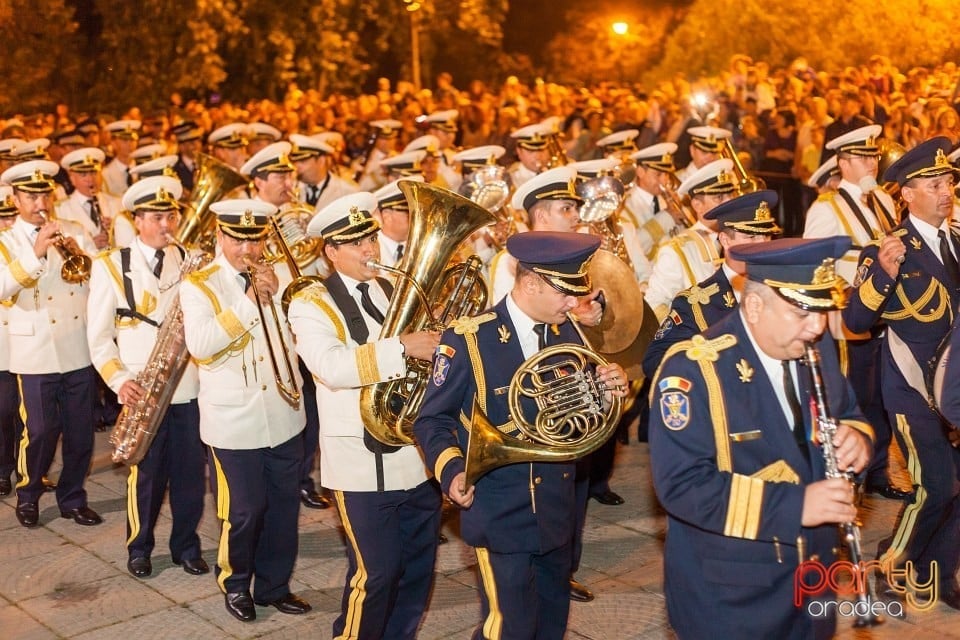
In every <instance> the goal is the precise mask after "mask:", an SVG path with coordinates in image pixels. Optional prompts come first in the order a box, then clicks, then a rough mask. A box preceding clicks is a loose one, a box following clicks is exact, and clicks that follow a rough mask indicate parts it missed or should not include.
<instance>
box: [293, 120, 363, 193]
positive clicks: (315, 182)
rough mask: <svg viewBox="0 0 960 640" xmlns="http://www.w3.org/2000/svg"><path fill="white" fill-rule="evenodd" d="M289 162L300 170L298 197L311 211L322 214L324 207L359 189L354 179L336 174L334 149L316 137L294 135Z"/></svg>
mask: <svg viewBox="0 0 960 640" xmlns="http://www.w3.org/2000/svg"><path fill="white" fill-rule="evenodd" d="M290 142H291V144H292V145H293V148H292V149H291V150H290V161H291V162H293V166H294V167H296V168H297V179H298V180H299V182H298V184H297V186H298V195H299V200H300V202H303V203H304V204H306V205H308V206H309V207H310V209H311V211H319V210H320V209H323V208H324V207H325V206H327V205H328V204H330V203H331V202H333V201H334V200H336V199H337V198H340V197H341V196H345V195H348V194H351V193H356V192H357V191H359V190H360V187H358V186H357V184H356V183H355V182H353V181H352V180H347V179H346V178H342V177H340V176H339V175H337V173H336V171H334V164H333V155H334V153H336V151H335V150H334V148H333V147H331V146H330V145H328V144H327V143H325V142H321V141H320V140H318V139H317V138H315V137H313V136H302V135H299V134H296V133H294V134H291V135H290Z"/></svg>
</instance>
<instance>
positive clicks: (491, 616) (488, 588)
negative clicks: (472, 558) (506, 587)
mask: <svg viewBox="0 0 960 640" xmlns="http://www.w3.org/2000/svg"><path fill="white" fill-rule="evenodd" d="M474 551H476V552H477V564H478V565H479V566H480V580H481V582H483V592H484V593H485V594H487V603H488V604H489V605H490V612H489V613H487V617H486V619H485V620H484V621H483V637H484V638H486V639H487V640H500V634H501V633H502V632H503V614H502V613H500V601H499V600H498V599H497V580H496V577H495V576H494V575H493V566H492V565H491V564H490V552H489V551H487V549H485V548H484V547H477V548H476V549H474Z"/></svg>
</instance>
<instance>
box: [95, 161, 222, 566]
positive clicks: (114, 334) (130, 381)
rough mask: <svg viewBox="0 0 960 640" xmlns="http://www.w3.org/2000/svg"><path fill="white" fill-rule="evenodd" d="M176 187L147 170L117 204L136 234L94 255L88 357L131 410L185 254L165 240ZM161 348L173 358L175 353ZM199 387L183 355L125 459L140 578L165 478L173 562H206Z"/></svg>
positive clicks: (130, 530)
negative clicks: (144, 441)
mask: <svg viewBox="0 0 960 640" xmlns="http://www.w3.org/2000/svg"><path fill="white" fill-rule="evenodd" d="M182 191H183V188H182V186H181V185H180V181H179V180H177V179H176V178H172V177H169V176H157V177H152V178H145V179H143V180H140V181H139V182H137V183H136V184H134V185H133V186H132V187H130V188H129V189H127V191H126V193H125V194H124V196H123V207H124V209H126V210H127V211H130V212H131V213H132V215H133V223H134V225H135V226H136V228H137V232H138V235H137V238H136V239H135V240H134V241H133V243H132V244H131V246H130V247H129V248H126V249H114V250H111V251H106V252H103V253H101V254H100V255H99V256H97V259H96V260H95V261H94V263H93V269H92V271H91V275H90V298H89V301H88V304H87V340H88V342H89V345H90V357H91V358H92V360H93V365H94V366H95V367H96V368H97V371H98V372H99V373H100V377H102V378H103V380H104V382H105V383H106V384H107V385H108V386H109V387H110V389H112V390H113V391H114V392H115V393H116V394H117V398H118V399H119V401H120V402H121V404H123V405H125V406H127V407H128V409H127V410H128V411H130V410H133V409H131V408H136V407H137V406H138V405H139V404H140V403H143V402H144V401H146V400H148V399H147V398H145V397H144V396H145V394H146V391H145V389H144V387H143V386H141V381H140V380H138V378H137V375H138V374H139V373H140V372H141V371H142V370H143V369H144V368H145V367H147V366H157V364H159V363H151V362H150V356H151V349H152V348H153V345H154V343H155V342H156V341H157V337H158V333H159V326H160V324H161V323H163V322H164V319H165V318H166V317H167V313H168V310H169V308H170V307H171V306H172V305H173V303H174V301H175V300H176V299H177V296H178V292H179V288H178V285H179V283H180V278H181V275H180V270H181V265H182V263H183V262H184V259H185V258H186V255H185V253H184V252H183V251H182V250H181V249H180V248H179V247H177V246H176V245H174V244H172V243H171V237H172V234H174V233H175V232H176V229H177V223H178V222H179V219H180V204H179V202H178V200H179V199H180V196H181V194H182ZM167 356H168V358H170V359H172V358H174V357H176V354H167ZM197 391H198V382H197V365H196V364H195V363H193V362H188V363H187V365H186V370H185V371H184V373H183V377H182V378H181V380H180V384H179V385H178V386H177V390H176V391H175V392H174V395H173V400H172V402H171V404H170V407H169V408H168V409H167V411H166V413H165V415H164V416H163V418H162V419H161V420H160V422H159V426H158V427H157V428H156V430H155V435H154V437H153V442H152V444H150V445H149V448H148V449H147V451H146V455H145V456H144V457H143V459H142V460H141V461H140V462H139V463H137V464H135V465H133V466H131V467H130V476H129V478H128V479H127V542H126V546H127V557H128V559H127V569H128V570H129V571H130V573H131V574H133V575H134V576H136V577H138V578H145V577H147V576H149V575H150V574H151V573H152V572H153V565H152V561H151V554H152V552H153V549H154V545H155V540H154V533H153V530H154V527H155V525H156V523H157V518H158V516H159V514H160V507H161V506H162V504H163V495H164V493H165V492H166V489H167V486H168V485H169V487H170V511H171V514H172V516H173V527H172V530H171V532H170V554H171V557H172V559H173V563H174V564H178V565H182V566H183V569H184V571H186V572H187V573H189V574H192V575H201V574H204V573H208V572H209V571H210V568H209V567H208V566H207V563H206V562H205V561H204V559H203V558H202V557H201V555H200V537H199V536H198V535H197V526H198V525H199V524H200V518H201V516H202V515H203V496H204V492H205V482H204V477H205V474H204V464H205V456H204V451H203V443H202V442H200V411H199V409H198V407H197ZM135 435H136V434H130V436H128V437H134V436H135Z"/></svg>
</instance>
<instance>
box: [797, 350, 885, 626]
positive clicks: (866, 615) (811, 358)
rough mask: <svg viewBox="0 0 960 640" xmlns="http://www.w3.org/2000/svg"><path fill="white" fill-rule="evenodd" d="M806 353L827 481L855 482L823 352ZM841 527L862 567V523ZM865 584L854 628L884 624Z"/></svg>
mask: <svg viewBox="0 0 960 640" xmlns="http://www.w3.org/2000/svg"><path fill="white" fill-rule="evenodd" d="M805 350H806V361H807V369H808V370H809V371H810V380H811V382H812V385H813V392H814V396H815V400H816V403H817V428H818V430H819V432H820V445H821V448H822V450H823V461H824V464H825V466H826V474H825V475H826V477H827V478H844V479H846V480H848V481H851V482H852V481H853V478H852V474H851V473H850V472H849V471H841V470H840V468H839V465H837V451H836V449H835V448H834V446H833V437H834V436H835V435H836V433H837V420H836V419H835V418H834V417H833V415H832V414H831V413H830V407H829V405H828V404H827V394H826V392H825V391H824V387H823V374H822V372H821V369H820V352H819V351H818V350H817V347H816V346H815V345H814V344H813V343H812V342H808V343H806V346H805ZM838 526H839V528H840V533H841V536H842V538H843V542H844V544H845V545H846V547H847V554H848V555H849V556H850V562H851V563H852V564H853V565H854V566H856V567H861V566H862V565H861V561H862V560H863V550H862V549H861V547H860V525H859V523H857V522H844V523H842V524H840V525H838ZM862 585H863V587H862V589H859V590H857V603H858V604H859V605H861V606H858V607H857V610H858V613H857V620H856V621H855V622H854V623H853V626H854V627H873V626H876V625H878V624H880V623H882V622H883V618H881V617H880V616H878V615H876V614H874V613H873V611H872V607H871V605H872V603H873V602H874V601H875V600H876V596H875V595H874V593H873V587H871V586H870V580H869V578H868V576H864V578H863V580H862ZM861 611H862V612H863V613H861Z"/></svg>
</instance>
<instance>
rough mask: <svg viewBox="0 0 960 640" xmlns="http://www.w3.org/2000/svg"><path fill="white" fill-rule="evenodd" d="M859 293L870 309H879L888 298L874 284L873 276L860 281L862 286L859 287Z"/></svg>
mask: <svg viewBox="0 0 960 640" xmlns="http://www.w3.org/2000/svg"><path fill="white" fill-rule="evenodd" d="M857 295H858V296H860V301H861V302H863V306H865V307H866V308H867V309H870V311H876V310H877V309H879V308H880V305H882V304H883V303H884V302H885V301H886V299H887V297H886V296H884V295H883V294H882V293H880V292H879V291H877V288H876V287H875V286H874V285H873V276H870V277H869V278H867V279H866V280H864V281H863V282H861V283H860V286H859V287H857ZM884 315H886V314H884Z"/></svg>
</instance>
